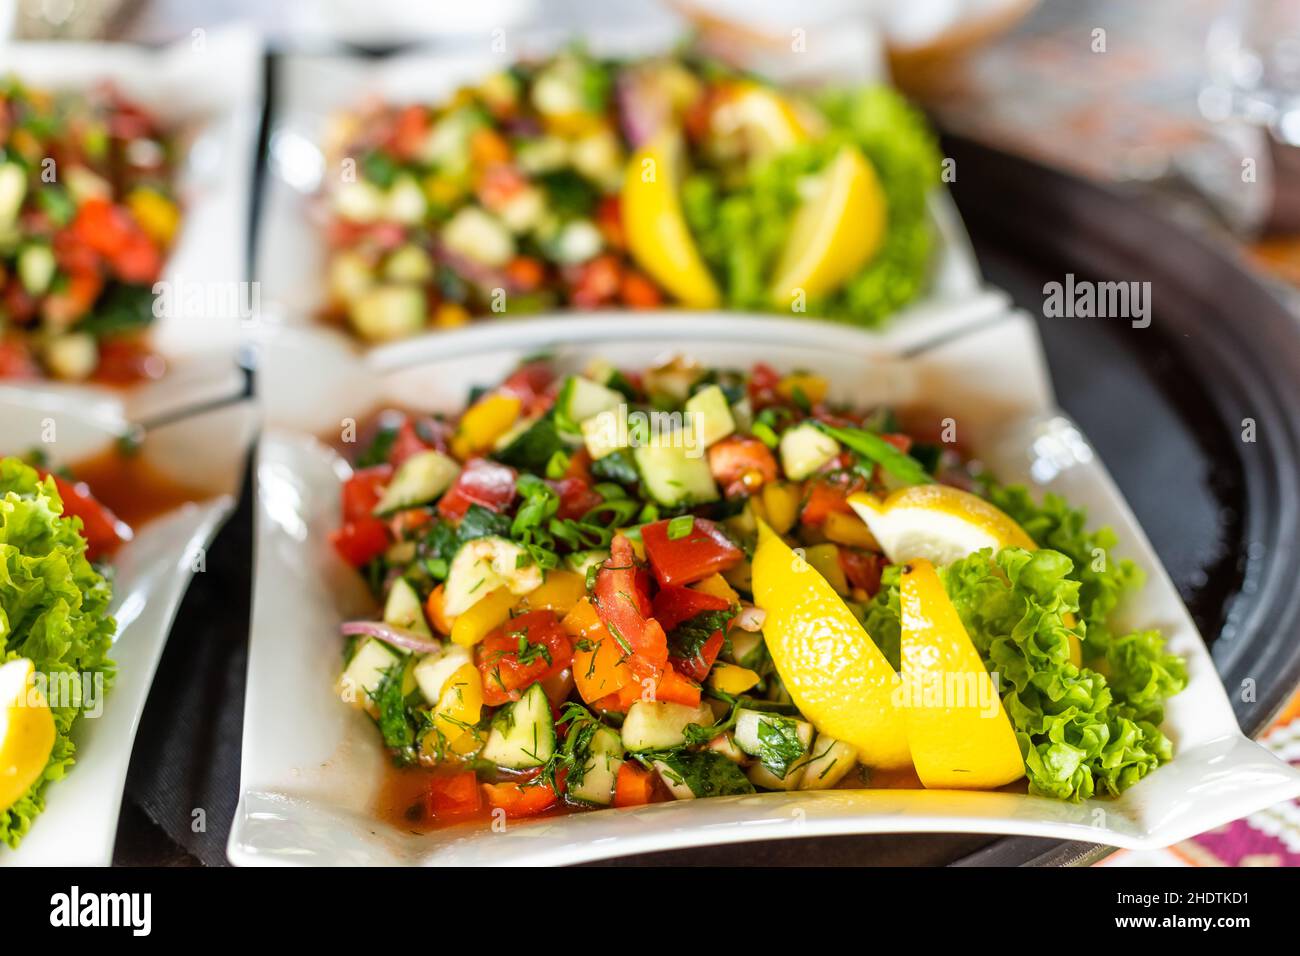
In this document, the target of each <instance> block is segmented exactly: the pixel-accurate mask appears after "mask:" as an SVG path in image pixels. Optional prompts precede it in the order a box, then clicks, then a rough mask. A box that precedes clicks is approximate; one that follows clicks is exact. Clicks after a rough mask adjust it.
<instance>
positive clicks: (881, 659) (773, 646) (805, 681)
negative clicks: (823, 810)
mask: <svg viewBox="0 0 1300 956" xmlns="http://www.w3.org/2000/svg"><path fill="white" fill-rule="evenodd" d="M753 572H754V579H753V591H754V603H755V604H756V605H758V606H759V607H760V608H762V609H763V610H764V611H766V612H767V617H766V619H765V621H764V622H763V637H764V639H765V640H766V642H767V649H768V653H769V654H771V656H772V661H773V663H774V664H775V665H776V669H777V672H778V673H779V674H780V675H781V680H782V681H783V682H784V683H785V686H786V689H787V690H788V691H789V692H790V696H791V697H792V698H793V699H794V702H795V704H796V705H797V706H798V707H799V711H800V712H801V713H802V714H803V715H804V716H805V717H806V718H808V720H810V721H812V723H813V725H814V726H815V727H816V728H817V729H818V730H819V731H821V732H822V733H824V734H826V735H828V736H830V737H834V738H836V739H838V740H842V741H844V742H845V743H847V744H849V745H850V746H852V747H853V748H854V749H856V750H857V752H858V756H859V759H860V760H861V761H862V763H863V764H864V765H866V766H868V767H875V768H879V769H888V770H895V769H901V768H905V767H909V766H911V762H912V758H911V756H910V755H909V752H908V747H907V730H906V727H905V725H904V722H903V714H902V712H901V711H900V710H899V709H898V708H897V707H896V706H895V703H894V699H893V695H894V693H895V691H896V690H897V688H898V686H899V680H898V674H897V673H896V672H895V671H894V669H893V668H892V667H890V666H889V662H888V661H887V660H885V655H883V654H882V653H880V649H879V648H877V647H876V645H875V642H873V641H872V639H871V637H870V636H869V635H868V634H867V632H866V630H865V629H864V628H863V627H862V624H861V623H860V622H859V621H858V619H857V618H856V617H855V616H854V615H853V613H852V612H851V611H850V610H849V609H848V607H847V606H846V605H845V603H844V602H843V601H842V600H840V597H839V595H837V594H836V593H835V591H834V590H833V589H832V588H831V586H830V585H829V584H828V583H827V582H826V579H825V578H823V577H822V576H821V575H820V574H818V573H817V571H816V570H815V569H814V568H813V567H812V565H810V564H809V563H808V562H807V561H804V560H803V559H802V558H800V557H799V556H798V555H796V554H795V553H794V552H793V551H792V550H791V549H790V548H789V546H788V545H786V543H785V542H784V541H782V540H781V538H780V536H779V535H777V534H776V532H774V531H773V530H772V529H771V528H769V527H768V526H767V524H766V523H765V522H763V521H759V523H758V547H757V548H756V549H755V551H754V562H753Z"/></svg>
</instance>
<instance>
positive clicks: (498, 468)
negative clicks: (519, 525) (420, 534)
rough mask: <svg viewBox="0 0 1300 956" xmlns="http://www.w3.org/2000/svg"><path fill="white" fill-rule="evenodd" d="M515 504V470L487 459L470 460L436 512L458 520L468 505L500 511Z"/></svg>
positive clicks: (467, 508)
mask: <svg viewBox="0 0 1300 956" xmlns="http://www.w3.org/2000/svg"><path fill="white" fill-rule="evenodd" d="M514 500H515V470H514V469H513V468H511V467H509V466H508V465H503V464H500V463H499V462H495V461H488V460H487V459H486V458H473V459H470V460H469V461H468V462H466V463H465V467H464V468H463V469H461V473H460V477H459V478H457V479H456V483H455V484H454V485H452V486H451V488H450V489H449V490H448V491H447V493H446V494H445V495H443V496H442V500H441V501H439V502H438V512H439V513H440V514H441V515H442V516H443V517H444V518H461V517H464V515H465V512H466V511H468V510H469V506H470V505H482V506H483V507H484V508H491V509H492V510H493V511H503V510H504V509H505V508H506V507H507V506H509V504H510V502H512V501H514Z"/></svg>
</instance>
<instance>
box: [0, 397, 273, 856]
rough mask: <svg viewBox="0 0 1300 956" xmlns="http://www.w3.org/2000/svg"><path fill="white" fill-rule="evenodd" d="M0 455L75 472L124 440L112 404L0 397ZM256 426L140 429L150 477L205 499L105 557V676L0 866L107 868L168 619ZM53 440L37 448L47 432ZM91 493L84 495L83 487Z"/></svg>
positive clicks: (234, 408)
mask: <svg viewBox="0 0 1300 956" xmlns="http://www.w3.org/2000/svg"><path fill="white" fill-rule="evenodd" d="M0 421H3V422H4V430H3V433H2V434H0V442H3V447H0V454H24V453H26V452H27V451H28V450H29V449H32V448H40V449H42V450H43V451H45V452H46V453H47V455H48V456H49V459H50V465H51V467H59V466H62V465H66V464H75V463H76V462H77V461H78V460H81V459H84V458H86V457H88V456H90V455H94V454H95V453H97V452H99V451H102V450H103V449H104V448H105V447H107V446H109V445H111V444H112V443H113V442H114V441H116V440H117V439H118V438H119V436H121V435H123V434H124V433H126V431H127V428H128V426H127V424H126V422H124V421H123V420H122V419H121V418H120V417H119V416H118V414H117V410H116V408H115V406H114V405H113V403H112V402H99V403H95V402H90V403H87V402H85V401H79V400H75V399H72V398H70V397H68V396H66V395H55V394H50V393H40V392H34V393H29V394H28V395H26V396H16V395H12V394H10V395H3V396H0ZM256 424H257V415H256V413H255V411H254V408H253V405H252V403H251V402H247V401H243V402H236V403H234V404H230V405H226V406H224V407H221V408H217V409H213V410H211V411H207V412H204V413H202V414H199V415H195V416H193V417H190V418H183V419H179V420H177V421H174V422H172V423H170V424H167V425H162V426H159V427H157V428H154V429H151V430H150V431H149V432H148V433H147V434H146V436H145V438H144V441H143V444H142V445H141V447H140V452H139V453H140V454H142V455H144V456H145V458H146V460H147V461H148V462H149V464H151V465H153V466H154V467H155V468H156V469H157V470H158V471H159V472H161V473H162V475H164V476H166V477H169V478H172V479H174V480H176V481H177V482H179V483H180V484H182V485H184V486H186V487H189V488H194V489H196V490H197V491H201V492H204V493H206V494H208V495H210V496H211V497H208V498H206V499H205V500H204V501H202V502H198V503H192V504H187V505H183V506H181V507H179V508H175V509H173V510H171V511H168V512H166V513H164V514H162V515H160V516H158V517H156V518H154V519H153V520H152V521H149V522H147V523H145V524H143V525H141V526H140V527H139V528H137V529H135V537H134V538H133V539H132V540H131V541H129V542H128V543H127V544H125V545H123V546H122V548H121V549H120V550H119V551H118V552H117V554H116V555H114V557H113V559H112V562H111V563H112V567H113V603H112V605H111V613H112V614H113V615H114V617H115V618H116V619H117V635H116V637H115V638H114V641H113V650H112V651H111V652H110V653H111V656H112V658H113V660H114V661H115V662H116V664H117V677H116V679H115V680H114V682H113V685H112V686H111V687H110V688H109V689H108V693H107V695H106V697H105V698H104V703H103V712H102V714H100V715H99V716H98V717H96V718H91V717H89V716H83V717H82V718H81V719H79V720H78V721H77V723H76V724H75V725H74V728H73V740H74V741H75V742H76V744H77V757H76V763H75V764H74V765H73V766H72V768H71V769H70V770H69V772H68V775H67V776H66V777H64V778H63V779H62V780H56V781H54V782H53V783H51V784H50V785H49V787H48V788H47V789H46V791H45V793H46V808H45V812H44V813H42V814H41V815H40V816H38V817H37V818H36V819H35V821H33V823H32V828H31V830H30V831H29V832H28V834H27V836H26V837H24V838H23V842H22V843H21V844H19V847H18V849H17V850H10V849H9V848H8V847H6V846H0V866H107V865H108V864H109V863H110V862H111V861H112V857H113V841H114V839H115V838H116V836H117V816H118V810H119V808H120V807H121V802H122V786H123V784H124V783H125V781H126V772H127V767H128V765H129V764H130V762H131V748H132V744H133V742H134V740H135V732H136V728H137V727H138V726H139V723H140V714H141V713H142V712H143V710H144V704H145V700H146V699H147V698H148V696H149V686H150V685H151V684H152V683H153V675H154V670H155V669H156V668H157V666H158V659H159V658H160V657H161V656H162V651H163V647H164V645H165V644H166V643H167V635H168V633H169V631H170V630H171V626H172V619H173V618H174V617H175V615H176V610H177V608H178V607H180V603H181V598H182V597H183V596H184V594H185V589H186V587H188V586H189V582H190V577H191V576H192V574H193V573H194V567H195V565H196V564H199V566H201V563H199V562H198V561H197V559H198V558H199V556H200V555H201V549H202V548H205V547H206V546H207V545H208V543H209V542H210V541H211V540H212V538H213V537H214V536H215V535H216V532H217V529H218V528H220V527H221V524H222V523H223V522H224V521H225V519H226V518H227V516H228V515H229V514H230V512H231V511H232V510H233V508H234V506H235V502H236V500H237V499H238V496H239V487H240V484H241V482H242V480H243V474H244V462H245V459H246V456H247V453H248V449H249V446H250V445H251V443H252V440H253V434H254V431H255V428H256ZM51 426H52V428H53V431H52V434H53V436H54V439H55V440H54V441H52V442H45V441H43V440H42V439H43V438H45V437H49V435H50V434H51V431H50V428H51ZM92 490H93V489H92Z"/></svg>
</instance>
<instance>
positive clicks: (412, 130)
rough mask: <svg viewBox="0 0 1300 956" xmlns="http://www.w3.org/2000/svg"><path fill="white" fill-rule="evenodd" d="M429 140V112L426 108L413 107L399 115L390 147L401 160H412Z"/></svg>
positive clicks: (394, 125) (389, 142)
mask: <svg viewBox="0 0 1300 956" xmlns="http://www.w3.org/2000/svg"><path fill="white" fill-rule="evenodd" d="M428 138H429V111H428V109H426V108H425V107H424V106H420V105H412V106H408V107H406V108H405V109H403V110H402V111H401V112H400V113H398V114H397V120H396V122H394V123H393V131H392V133H391V135H390V136H389V139H388V145H389V148H390V149H391V150H392V151H393V155H395V156H396V157H397V158H398V159H399V160H405V159H411V158H413V157H414V156H415V155H416V154H417V153H419V151H420V149H421V148H422V147H423V146H424V144H425V141H426V140H427V139H428Z"/></svg>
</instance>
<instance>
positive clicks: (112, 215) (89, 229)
mask: <svg viewBox="0 0 1300 956" xmlns="http://www.w3.org/2000/svg"><path fill="white" fill-rule="evenodd" d="M72 229H73V232H74V233H75V234H76V236H77V238H79V239H80V240H81V241H82V242H83V243H84V244H85V245H87V246H88V247H90V248H91V249H94V250H95V251H96V252H98V253H99V254H100V255H101V256H104V257H105V258H111V257H113V256H114V255H116V254H117V251H118V250H119V249H121V248H122V245H123V244H124V243H125V242H126V241H127V239H128V238H129V237H130V235H131V233H132V229H131V218H130V217H129V216H128V215H127V213H126V211H125V210H123V209H121V208H119V207H117V206H115V205H113V203H111V202H109V201H108V200H107V199H97V198H94V199H87V200H86V201H85V202H83V203H82V204H81V206H80V207H78V209H77V216H76V218H75V219H73V221H72Z"/></svg>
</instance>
